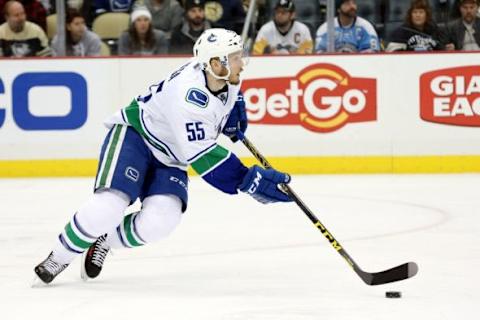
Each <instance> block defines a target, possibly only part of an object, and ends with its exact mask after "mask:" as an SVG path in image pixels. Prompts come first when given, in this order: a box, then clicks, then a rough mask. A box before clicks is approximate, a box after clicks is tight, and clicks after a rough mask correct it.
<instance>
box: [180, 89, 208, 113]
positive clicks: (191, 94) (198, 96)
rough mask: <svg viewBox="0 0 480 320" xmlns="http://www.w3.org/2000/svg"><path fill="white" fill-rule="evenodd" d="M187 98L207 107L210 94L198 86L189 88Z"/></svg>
mask: <svg viewBox="0 0 480 320" xmlns="http://www.w3.org/2000/svg"><path fill="white" fill-rule="evenodd" d="M185 100H187V102H190V103H192V104H194V105H196V106H197V107H200V108H206V107H207V105H208V95H207V94H206V93H205V92H203V91H202V90H200V89H197V88H190V89H188V92H187V96H186V97H185Z"/></svg>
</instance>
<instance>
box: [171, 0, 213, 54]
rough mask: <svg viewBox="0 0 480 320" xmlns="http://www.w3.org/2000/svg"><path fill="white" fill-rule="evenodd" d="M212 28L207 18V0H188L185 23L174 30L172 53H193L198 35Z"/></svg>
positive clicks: (186, 2)
mask: <svg viewBox="0 0 480 320" xmlns="http://www.w3.org/2000/svg"><path fill="white" fill-rule="evenodd" d="M210 28H211V26H210V22H208V21H207V20H206V19H205V0H186V1H185V17H184V19H183V24H182V25H180V26H178V27H177V28H175V30H174V31H173V32H172V38H171V39H170V53H172V54H193V45H194V44H195V42H196V41H197V39H198V37H200V35H201V34H202V32H203V31H205V30H207V29H210Z"/></svg>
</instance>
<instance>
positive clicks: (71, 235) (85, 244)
mask: <svg viewBox="0 0 480 320" xmlns="http://www.w3.org/2000/svg"><path fill="white" fill-rule="evenodd" d="M65 233H66V234H67V237H68V239H69V240H70V241H71V242H72V243H73V244H74V245H76V246H77V247H79V248H82V249H87V248H90V246H91V245H92V243H93V242H87V241H85V240H83V239H81V238H80V237H78V236H77V235H76V234H75V231H73V229H72V224H71V223H70V222H69V223H68V224H67V225H66V226H65Z"/></svg>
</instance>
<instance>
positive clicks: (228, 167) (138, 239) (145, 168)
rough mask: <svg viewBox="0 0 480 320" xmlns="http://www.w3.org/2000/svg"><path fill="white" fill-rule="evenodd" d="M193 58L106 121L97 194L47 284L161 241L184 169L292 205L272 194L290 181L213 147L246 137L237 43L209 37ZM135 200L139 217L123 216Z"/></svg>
mask: <svg viewBox="0 0 480 320" xmlns="http://www.w3.org/2000/svg"><path fill="white" fill-rule="evenodd" d="M193 50H194V58H193V59H192V60H190V61H189V62H188V63H186V64H185V65H183V66H181V67H180V68H179V69H178V70H176V71H175V72H173V73H171V74H170V75H169V76H168V77H167V78H165V79H164V80H162V81H160V82H159V83H158V84H155V85H152V86H150V88H149V90H148V92H147V93H146V94H145V95H143V96H138V97H137V98H136V99H134V100H133V101H132V102H131V104H130V105H129V106H128V107H126V108H124V109H122V110H120V111H119V112H117V113H116V114H115V115H113V116H112V117H111V118H109V119H107V121H106V123H107V125H108V127H109V128H110V131H109V133H108V135H107V136H106V138H105V141H104V144H103V147H102V150H101V155H100V161H99V168H98V172H97V176H96V181H95V192H94V194H93V195H92V197H91V198H90V199H89V200H88V201H87V202H86V203H85V204H84V205H83V206H82V207H81V208H80V209H79V210H78V211H77V212H76V213H75V214H74V215H73V217H72V218H71V220H70V221H69V222H68V223H67V225H66V227H65V229H64V230H63V231H62V232H61V234H60V235H59V236H58V239H57V240H56V243H55V246H54V248H53V250H52V252H51V253H50V254H49V255H48V257H47V258H46V259H45V260H44V261H42V262H41V263H40V264H39V265H37V266H36V267H35V273H36V275H37V276H38V277H39V278H40V279H41V280H42V281H43V282H44V283H50V282H51V281H52V280H53V279H54V278H55V277H56V276H57V275H58V274H59V273H60V272H62V271H63V270H64V269H65V268H66V267H67V266H68V265H69V264H70V262H71V261H72V260H73V259H74V258H75V257H77V256H78V255H80V254H82V253H85V254H84V255H83V261H82V278H83V279H89V278H95V277H97V276H98V274H99V273H100V271H101V269H102V265H103V262H104V260H105V257H106V255H107V253H108V251H109V250H110V248H133V247H138V246H142V245H144V244H147V243H152V242H154V241H157V240H159V239H162V238H164V237H166V236H167V235H168V234H169V233H170V232H172V231H173V230H174V229H175V227H176V226H177V225H178V223H179V221H180V218H181V216H182V213H183V212H184V211H185V210H186V209H187V184H188V180H187V173H186V169H187V166H188V165H191V166H192V167H193V169H194V170H195V171H196V172H197V173H198V174H199V175H200V176H201V177H202V178H203V179H204V180H205V181H206V182H208V183H209V184H211V185H212V186H214V187H215V188H217V189H219V190H221V191H223V192H226V193H229V194H236V193H238V190H239V191H242V192H246V193H247V194H249V195H251V196H252V197H253V198H255V199H256V200H258V201H260V202H262V203H270V202H277V201H282V202H288V201H291V200H290V198H289V197H288V196H287V195H286V194H285V193H283V192H282V191H280V190H279V188H278V187H277V186H278V184H280V183H288V182H289V181H290V177H289V175H287V174H285V173H281V172H278V171H275V170H273V169H263V168H261V167H258V166H253V167H250V168H247V167H245V166H244V165H243V164H242V163H241V162H240V160H239V159H238V158H237V157H236V156H235V155H234V154H233V153H231V152H230V151H228V150H226V149H225V148H223V147H222V146H220V145H218V144H217V143H216V140H217V138H218V136H219V134H220V133H224V134H226V135H228V136H229V137H230V138H231V139H232V141H236V140H238V139H239V138H241V137H242V136H243V133H244V132H245V130H246V128H247V117H246V112H245V103H244V102H243V99H242V95H241V93H240V84H241V80H240V73H241V72H242V71H243V67H244V60H243V44H242V40H241V38H240V36H239V35H238V34H236V33H235V32H233V31H229V30H225V29H209V30H206V31H205V32H204V33H203V34H202V35H201V36H200V37H199V39H198V40H197V42H196V43H195V46H194V49H193ZM137 198H140V200H141V201H142V209H141V210H140V211H139V212H135V213H132V214H129V215H127V216H124V211H125V209H126V208H127V207H128V206H129V205H130V204H131V203H133V202H134V201H135V200H136V199H137Z"/></svg>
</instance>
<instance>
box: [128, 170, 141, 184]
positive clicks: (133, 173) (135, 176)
mask: <svg viewBox="0 0 480 320" xmlns="http://www.w3.org/2000/svg"><path fill="white" fill-rule="evenodd" d="M125 177H127V178H128V179H130V180H132V181H133V182H137V181H138V178H140V173H139V172H138V170H137V169H135V168H132V167H127V169H125Z"/></svg>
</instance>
